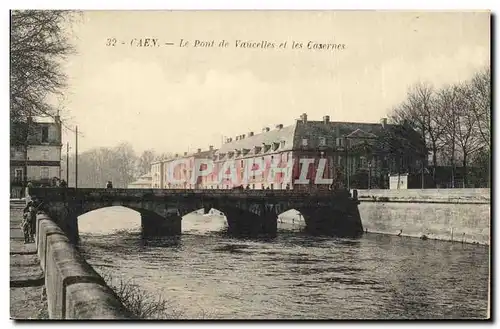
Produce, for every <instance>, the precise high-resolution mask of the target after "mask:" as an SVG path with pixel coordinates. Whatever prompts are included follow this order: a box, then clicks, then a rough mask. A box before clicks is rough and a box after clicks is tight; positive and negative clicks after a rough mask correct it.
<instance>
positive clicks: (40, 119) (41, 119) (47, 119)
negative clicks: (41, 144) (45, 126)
mask: <svg viewBox="0 0 500 329" xmlns="http://www.w3.org/2000/svg"><path fill="white" fill-rule="evenodd" d="M32 120H33V122H36V123H55V122H56V121H55V119H54V118H53V117H50V116H34V117H32Z"/></svg>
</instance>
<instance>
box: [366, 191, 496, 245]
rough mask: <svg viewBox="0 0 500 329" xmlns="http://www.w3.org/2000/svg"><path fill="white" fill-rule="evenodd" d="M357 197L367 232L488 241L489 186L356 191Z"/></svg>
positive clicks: (485, 243)
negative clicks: (486, 187)
mask: <svg viewBox="0 0 500 329" xmlns="http://www.w3.org/2000/svg"><path fill="white" fill-rule="evenodd" d="M358 199H359V201H360V204H359V213H360V216H361V221H362V223H363V228H364V229H365V231H367V232H370V233H382V234H391V235H398V234H400V235H402V236H412V237H419V238H420V237H422V236H424V235H425V236H426V237H427V238H429V239H437V240H446V241H451V240H453V241H457V242H464V243H479V244H484V245H489V244H490V224H491V190H490V189H424V190H419V189H408V190H358Z"/></svg>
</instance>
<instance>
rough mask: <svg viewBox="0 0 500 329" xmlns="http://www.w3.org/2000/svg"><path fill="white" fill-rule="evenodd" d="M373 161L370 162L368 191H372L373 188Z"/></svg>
mask: <svg viewBox="0 0 500 329" xmlns="http://www.w3.org/2000/svg"><path fill="white" fill-rule="evenodd" d="M371 183H372V161H371V160H370V161H369V162H368V190H370V189H371V186H372V184H371Z"/></svg>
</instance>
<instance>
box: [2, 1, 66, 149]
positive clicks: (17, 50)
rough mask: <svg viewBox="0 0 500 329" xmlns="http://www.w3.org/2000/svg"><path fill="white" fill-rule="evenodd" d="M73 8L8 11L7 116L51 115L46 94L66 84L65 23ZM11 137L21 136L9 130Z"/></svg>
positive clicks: (22, 119) (14, 118) (57, 91)
mask: <svg viewBox="0 0 500 329" xmlns="http://www.w3.org/2000/svg"><path fill="white" fill-rule="evenodd" d="M73 17H74V12H71V11H58V10H16V11H12V12H11V33H10V102H11V107H10V117H11V121H12V122H25V121H26V118H28V117H29V116H31V115H50V116H54V115H55V114H56V113H57V109H56V107H55V106H54V105H52V104H51V103H50V102H49V100H48V96H49V95H60V94H61V93H62V91H63V90H64V87H65V86H66V74H65V73H64V70H63V69H62V63H63V60H64V59H65V58H66V57H67V56H68V55H70V54H72V53H74V47H73V46H72V45H71V43H70V42H69V40H70V39H69V36H70V35H69V33H68V32H67V31H68V29H67V27H68V26H69V25H68V23H69V22H70V21H71V20H72V18H73ZM11 135H12V136H11V139H14V140H16V139H19V138H20V139H21V141H22V142H23V141H24V139H23V138H24V136H22V135H18V134H16V131H12V130H11Z"/></svg>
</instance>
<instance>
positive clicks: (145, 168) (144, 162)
mask: <svg viewBox="0 0 500 329" xmlns="http://www.w3.org/2000/svg"><path fill="white" fill-rule="evenodd" d="M156 158H157V155H156V153H155V151H153V150H146V151H144V152H142V154H141V156H140V157H139V159H138V161H137V171H138V175H144V174H146V173H148V172H149V171H151V163H152V162H153V161H155V159H156Z"/></svg>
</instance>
